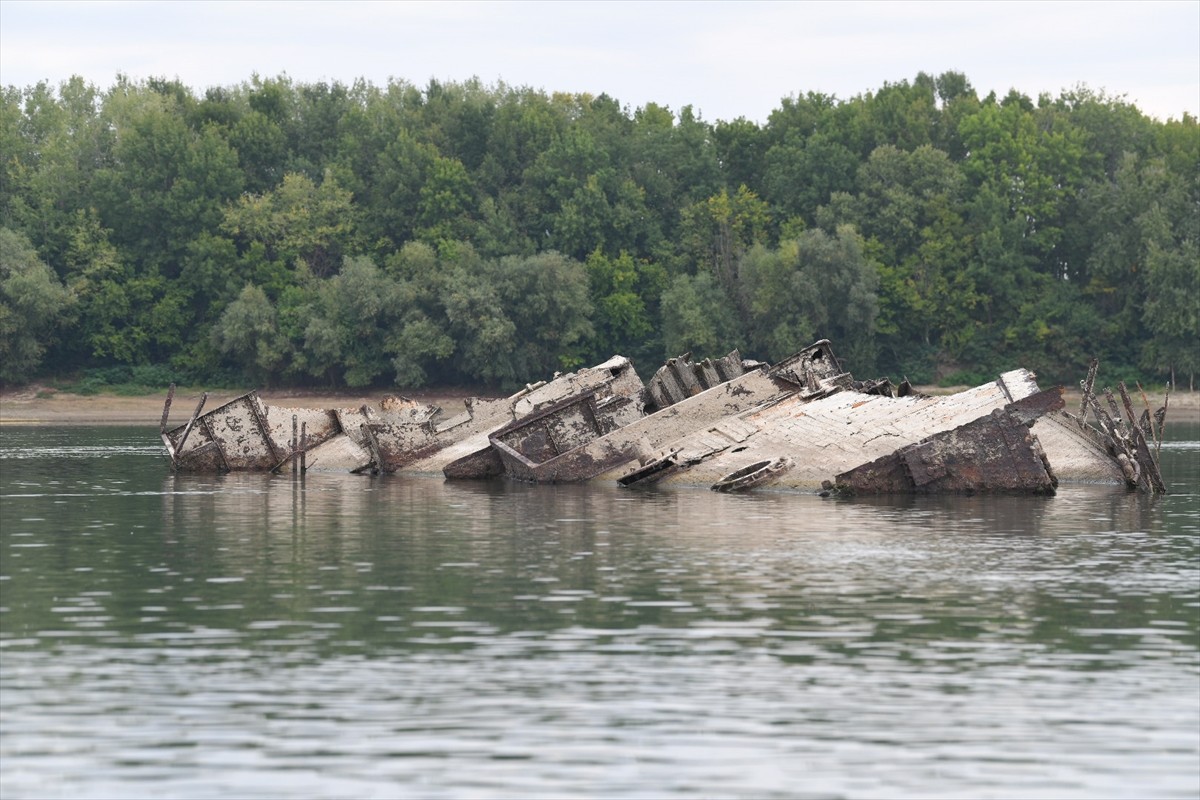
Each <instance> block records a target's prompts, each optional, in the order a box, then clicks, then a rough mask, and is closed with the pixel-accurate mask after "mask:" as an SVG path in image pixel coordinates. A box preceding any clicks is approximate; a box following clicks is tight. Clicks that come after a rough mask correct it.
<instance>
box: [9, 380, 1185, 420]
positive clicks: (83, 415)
mask: <svg viewBox="0 0 1200 800" xmlns="http://www.w3.org/2000/svg"><path fill="white" fill-rule="evenodd" d="M918 389H919V391H921V392H923V393H926V394H932V395H942V394H953V393H954V391H955V389H953V388H951V389H945V388H939V387H928V386H927V387H918ZM240 394H242V392H237V391H216V392H210V393H209V396H208V402H207V403H205V408H209V409H211V408H216V407H217V406H219V405H221V404H222V403H225V402H227V401H228V400H231V399H233V398H235V397H237V396H239V395H240ZM386 394H388V392H383V391H374V392H365V393H353V392H316V391H298V390H293V389H284V390H270V389H265V390H262V391H260V392H259V395H260V396H261V397H262V399H263V401H264V402H265V403H267V404H268V405H282V406H292V407H300V408H358V407H360V406H362V405H363V404H370V405H378V403H379V401H380V400H381V399H382V398H383V397H384V396H385V395H386ZM400 394H404V395H405V396H406V397H411V398H412V399H413V400H417V401H419V402H421V403H426V404H431V405H437V406H441V407H442V408H443V409H445V410H446V411H447V412H448V413H450V414H453V413H455V412H457V411H458V410H459V409H461V408H462V403H463V400H465V399H466V398H467V397H471V396H481V397H498V396H499V395H497V394H489V393H486V392H483V393H481V392H471V391H470V390H466V389H432V390H413V391H409V392H400ZM166 396H167V393H166V391H163V392H161V393H158V394H150V395H143V396H140V397H124V396H118V395H113V394H95V395H77V394H69V393H66V392H56V391H54V390H52V389H46V388H44V387H40V386H31V387H24V388H21V389H13V390H5V391H3V392H0V425H153V426H155V427H157V426H158V423H159V420H160V419H161V418H162V409H163V401H164V400H165V399H166ZM1148 396H1149V399H1150V403H1151V405H1152V406H1153V407H1155V408H1157V407H1158V406H1159V405H1161V404H1162V394H1161V393H1155V394H1148ZM199 399H200V392H199V390H189V389H179V390H177V391H176V394H175V402H174V403H173V405H172V408H171V418H170V420H169V424H170V425H182V424H184V423H186V422H187V420H188V417H189V416H190V415H191V413H192V411H193V409H195V407H196V402H197V401H198V400H199ZM1079 400H1080V396H1079V392H1078V391H1075V392H1072V391H1070V390H1068V391H1067V394H1066V403H1067V410H1068V411H1072V412H1074V411H1076V410H1078V408H1079ZM1135 400H1140V398H1139V397H1137V396H1136V395H1135ZM1167 422H1168V423H1172V422H1200V392H1188V391H1176V392H1173V393H1172V394H1171V405H1170V410H1169V412H1168V414H1167Z"/></svg>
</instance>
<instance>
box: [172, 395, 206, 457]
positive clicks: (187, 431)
mask: <svg viewBox="0 0 1200 800" xmlns="http://www.w3.org/2000/svg"><path fill="white" fill-rule="evenodd" d="M207 400H208V392H204V393H202V394H201V395H200V402H199V403H196V410H195V411H193V412H192V418H191V419H189V420H188V424H187V427H186V428H184V429H183V435H182V436H180V437H179V441H178V442H176V443H175V452H176V453H179V454H182V453H183V446H184V445H185V444H187V440H188V436H190V435H191V433H192V428H193V427H194V426H195V424H196V418H197V417H199V416H200V411H201V410H202V409H203V408H204V403H205V401H207Z"/></svg>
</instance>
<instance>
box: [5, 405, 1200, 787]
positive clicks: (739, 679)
mask: <svg viewBox="0 0 1200 800" xmlns="http://www.w3.org/2000/svg"><path fill="white" fill-rule="evenodd" d="M1173 432H1174V433H1175V438H1176V439H1178V441H1174V442H1169V443H1167V445H1166V446H1165V448H1164V454H1163V457H1164V472H1165V473H1166V477H1167V480H1168V482H1169V483H1170V484H1171V488H1172V494H1171V495H1169V496H1167V497H1164V498H1157V499H1150V498H1145V497H1140V496H1137V495H1130V494H1127V493H1125V492H1123V491H1117V490H1114V489H1112V488H1110V487H1094V486H1075V487H1064V489H1063V490H1062V491H1060V493H1059V495H1058V496H1056V497H1053V498H997V497H981V496H976V497H942V498H886V499H879V498H873V499H858V500H854V501H844V500H836V499H822V498H819V497H816V496H814V495H801V494H794V493H769V492H764V493H757V494H751V495H748V496H738V495H724V494H715V493H711V492H704V491H692V490H684V491H630V490H621V489H617V488H615V487H608V486H587V487H576V486H550V487H534V486H524V485H518V484H510V483H506V482H503V481H497V482H481V483H444V482H441V481H437V480H431V479H409V478H402V477H384V478H374V479H373V478H368V477H364V476H349V475H347V476H338V475H320V476H308V477H306V478H304V479H293V478H292V477H290V476H270V475H257V474H244V475H226V476H176V475H171V474H170V473H169V472H168V471H167V465H166V462H165V459H164V458H163V456H162V454H161V450H160V448H159V447H158V446H157V445H156V444H155V441H156V439H155V432H153V431H147V430H141V429H120V428H109V429H103V428H96V429H79V428H74V429H71V430H69V431H67V430H54V429H49V430H46V429H15V428H5V429H3V431H0V437H2V438H0V496H2V497H3V503H2V505H0V712H2V713H3V720H4V723H3V725H2V726H0V795H2V796H3V797H5V798H6V800H7V798H17V797H58V796H62V797H68V796H69V797H75V796H88V797H114V796H121V797H124V796H144V795H155V796H172V797H176V796H179V797H182V796H189V797H211V796H218V795H219V796H223V797H227V796H238V797H285V796H286V797H293V796H296V795H297V794H305V795H309V794H318V795H321V796H329V797H351V796H353V797H402V796H414V795H415V796H420V797H464V796H475V795H480V796H487V797H501V796H507V797H533V796H550V797H561V796H611V797H645V796H647V795H653V796H713V795H717V796H729V795H737V796H755V797H760V796H761V797H769V796H779V797H805V796H818V797H827V796H832V797H837V796H855V797H860V796H861V797H870V796H889V797H895V796H917V797H935V796H963V795H969V796H1003V797H1018V796H1026V797H1045V796H1057V797H1096V796H1164V797H1182V796H1186V797H1194V796H1196V795H1197V793H1200V669H1198V665H1200V660H1198V653H1200V625H1198V620H1200V570H1198V561H1200V537H1198V533H1200V523H1198V522H1197V519H1198V517H1200V493H1198V489H1197V486H1198V485H1200V463H1198V462H1200V444H1198V443H1197V439H1200V431H1198V430H1196V429H1195V426H1191V427H1188V428H1175V429H1173Z"/></svg>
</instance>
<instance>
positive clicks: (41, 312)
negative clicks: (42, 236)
mask: <svg viewBox="0 0 1200 800" xmlns="http://www.w3.org/2000/svg"><path fill="white" fill-rule="evenodd" d="M74 302H75V297H74V295H73V294H72V293H71V292H70V290H68V289H67V288H66V287H64V286H63V285H62V283H61V282H60V281H59V279H58V277H57V276H56V275H55V274H54V272H53V271H51V269H50V267H48V266H47V265H46V264H45V263H43V262H42V261H41V260H40V259H39V258H38V257H37V253H36V252H34V250H33V246H32V245H31V244H30V243H29V240H28V239H26V238H25V237H24V236H22V235H21V234H19V233H17V232H15V231H11V230H9V229H8V228H0V383H18V382H21V381H25V380H28V379H29V378H31V377H32V376H33V375H34V373H35V372H36V371H37V369H38V368H39V367H40V366H41V363H42V359H43V357H44V356H45V353H46V349H47V346H48V345H50V344H51V343H53V341H54V339H55V338H56V337H57V336H58V334H59V330H60V328H61V326H62V324H63V322H64V320H65V319H66V317H67V315H68V314H69V313H70V311H71V306H72V305H73V304H74Z"/></svg>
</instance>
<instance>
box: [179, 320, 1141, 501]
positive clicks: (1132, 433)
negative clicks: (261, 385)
mask: <svg viewBox="0 0 1200 800" xmlns="http://www.w3.org/2000/svg"><path fill="white" fill-rule="evenodd" d="M1093 380H1094V370H1093V372H1092V374H1091V375H1090V376H1089V379H1088V381H1086V382H1085V385H1084V388H1085V397H1091V404H1090V405H1089V404H1088V403H1086V402H1085V410H1088V411H1091V412H1092V413H1093V414H1094V415H1095V417H1096V419H1097V425H1096V426H1091V425H1085V424H1084V423H1083V422H1082V421H1081V419H1082V417H1073V416H1071V415H1069V414H1068V413H1066V412H1065V411H1064V410H1063V409H1062V405H1063V403H1062V390H1061V389H1059V390H1057V391H1048V392H1042V391H1041V390H1040V389H1039V387H1038V385H1037V383H1036V381H1035V379H1034V376H1033V374H1032V373H1030V372H1028V371H1027V370H1021V369H1018V370H1013V371H1011V372H1008V373H1005V374H1003V375H1001V376H1000V377H999V378H998V379H997V380H996V381H993V382H990V383H986V384H983V385H980V386H977V387H974V388H972V389H968V390H966V391H964V392H960V393H958V394H954V395H949V396H944V397H926V396H920V395H916V394H914V393H912V392H911V390H910V389H909V387H908V386H907V384H902V385H901V386H900V387H895V386H893V385H892V384H891V383H890V382H889V381H887V380H886V379H882V380H878V381H871V382H866V383H863V382H858V381H855V380H854V379H853V377H852V376H851V375H850V374H849V373H847V372H844V371H843V370H842V369H841V364H840V362H839V361H838V360H837V358H836V357H835V356H834V354H833V351H832V349H831V346H830V344H829V342H828V341H825V340H822V341H820V342H817V343H815V344H814V345H811V346H810V347H808V348H805V349H804V350H801V351H799V352H798V353H796V354H795V355H793V356H791V357H789V358H788V359H784V360H783V361H781V362H779V363H778V364H775V365H773V366H772V365H767V364H762V363H759V362H755V361H746V360H743V359H742V358H741V356H740V355H739V354H738V353H737V352H736V351H734V352H733V353H730V354H729V355H728V356H726V357H724V358H722V359H716V360H705V361H702V362H698V363H693V362H692V361H691V359H690V356H688V355H684V356H680V357H679V358H675V359H671V360H669V361H668V362H667V363H666V364H664V365H663V366H662V367H661V368H660V369H659V370H658V371H657V372H656V373H655V374H654V376H653V377H652V379H651V380H650V381H649V382H647V384H646V385H645V386H643V384H642V382H641V380H640V379H639V378H638V376H637V373H636V371H635V370H634V368H633V365H632V363H630V362H629V360H628V359H625V358H623V357H620V356H614V357H613V358H612V359H609V360H608V361H606V362H604V363H603V364H599V365H597V366H595V367H591V368H586V369H582V370H579V371H578V372H574V373H569V374H567V375H556V376H555V377H554V379H553V380H551V381H549V382H547V383H542V384H536V385H531V386H528V387H526V388H525V389H524V390H522V391H521V392H518V393H516V394H514V395H512V396H510V397H508V398H504V399H501V400H477V399H476V400H470V401H467V403H466V404H465V408H464V410H463V411H462V412H461V413H459V414H458V415H456V416H453V417H445V416H443V414H442V412H441V409H439V408H436V407H432V406H425V405H422V404H418V403H414V402H412V401H408V400H405V399H404V398H385V400H384V401H383V402H382V403H381V405H380V407H379V408H378V409H376V408H372V407H369V406H363V407H362V408H359V409H329V410H317V409H291V408H284V407H272V406H268V405H266V404H265V403H263V402H262V401H261V399H259V397H258V396H257V394H256V393H254V392H251V393H249V394H247V395H243V396H242V397H239V398H236V399H234V400H232V401H230V402H228V403H226V404H224V405H222V406H221V407H220V408H218V409H214V410H212V411H209V412H208V413H203V414H202V413H201V411H202V409H203V404H204V399H203V398H202V399H201V402H200V405H199V406H197V409H196V412H195V413H194V414H193V415H192V417H191V419H190V420H189V421H188V423H187V425H183V426H180V427H178V428H175V429H173V430H170V431H168V430H166V419H167V413H168V411H169V407H170V402H171V398H170V396H168V399H167V407H166V408H165V409H164V414H163V425H162V439H163V443H164V445H165V447H166V448H167V452H168V454H169V455H170V457H171V461H172V464H173V466H174V468H176V469H178V470H183V471H208V472H211V471H233V470H275V471H281V472H285V471H297V472H303V471H313V470H322V469H324V470H339V471H351V472H371V473H379V472H389V473H392V472H402V473H407V474H441V475H444V476H445V477H446V478H448V479H464V478H485V477H493V476H497V475H507V476H509V477H511V478H514V479H517V480H523V481H531V482H538V483H560V482H579V481H590V480H600V481H616V482H618V483H620V484H621V485H624V486H640V487H647V486H673V485H674V486H709V487H712V488H714V489H718V490H721V491H746V490H750V489H754V488H766V487H774V488H784V489H800V490H816V491H830V490H836V491H840V492H843V493H855V494H863V493H882V492H888V493H890V492H1025V493H1036V494H1053V493H1054V491H1055V488H1056V486H1057V485H1058V483H1059V482H1060V481H1066V482H1072V481H1086V482H1104V483H1116V484H1120V483H1125V484H1127V485H1129V486H1130V487H1131V488H1138V489H1141V490H1144V491H1148V492H1157V491H1162V490H1163V488H1164V487H1163V486H1162V482H1161V476H1159V475H1158V473H1157V461H1156V459H1155V458H1154V454H1153V453H1152V452H1151V451H1150V446H1149V444H1148V441H1152V440H1153V439H1154V436H1153V434H1154V431H1155V428H1154V423H1153V422H1152V421H1151V422H1147V420H1148V419H1151V417H1150V415H1149V411H1148V409H1147V412H1146V414H1144V415H1143V420H1142V423H1141V424H1137V425H1135V424H1132V423H1126V422H1124V421H1123V420H1122V418H1121V417H1120V416H1119V415H1117V414H1116V406H1115V402H1110V405H1111V411H1112V412H1113V413H1111V414H1110V413H1108V412H1107V411H1104V410H1103V409H1102V408H1101V406H1100V404H1099V403H1098V401H1096V400H1095V397H1094V394H1092V386H1091V384H1092V381H1093ZM1121 392H1122V397H1123V398H1124V399H1125V401H1126V405H1127V406H1129V401H1128V396H1127V394H1126V393H1125V391H1124V387H1123V386H1122V387H1121ZM1110 400H1111V395H1110ZM1132 411H1133V410H1132V408H1131V407H1130V408H1128V409H1127V415H1128V416H1129V417H1130V419H1132ZM1161 415H1162V414H1161V413H1160V414H1159V415H1156V417H1157V421H1158V424H1159V428H1158V430H1161ZM1147 433H1149V434H1151V435H1150V436H1149V439H1147V435H1146V434H1147Z"/></svg>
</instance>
